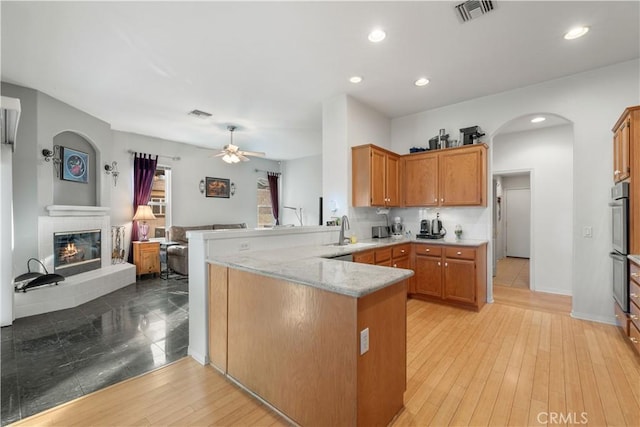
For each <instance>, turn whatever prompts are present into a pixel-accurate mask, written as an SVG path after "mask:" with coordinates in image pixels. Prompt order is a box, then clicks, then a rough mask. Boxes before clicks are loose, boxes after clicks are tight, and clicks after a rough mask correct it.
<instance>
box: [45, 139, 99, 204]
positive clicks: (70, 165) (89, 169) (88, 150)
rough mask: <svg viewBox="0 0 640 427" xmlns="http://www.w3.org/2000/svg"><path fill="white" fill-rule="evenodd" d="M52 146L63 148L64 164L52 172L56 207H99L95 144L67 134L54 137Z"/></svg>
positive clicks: (61, 153) (60, 151) (61, 158)
mask: <svg viewBox="0 0 640 427" xmlns="http://www.w3.org/2000/svg"><path fill="white" fill-rule="evenodd" d="M53 145H54V147H55V146H59V147H60V150H59V156H60V160H61V162H60V163H59V164H58V165H57V166H56V165H54V168H53V170H52V175H53V177H52V179H53V204H54V205H70V206H98V205H99V204H98V203H99V197H98V194H99V189H100V183H99V182H98V181H99V180H98V177H99V174H98V170H97V165H98V164H100V163H98V160H97V150H96V148H95V146H94V144H92V143H91V141H90V140H89V139H88V138H87V137H86V136H84V135H81V134H79V133H77V132H74V131H70V130H67V131H63V132H60V133H59V134H57V135H56V136H54V137H53ZM65 171H66V172H65ZM83 172H84V173H83ZM85 181H86V182H85Z"/></svg>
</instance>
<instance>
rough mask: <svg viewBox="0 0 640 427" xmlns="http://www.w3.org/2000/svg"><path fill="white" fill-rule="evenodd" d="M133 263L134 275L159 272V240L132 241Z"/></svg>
mask: <svg viewBox="0 0 640 427" xmlns="http://www.w3.org/2000/svg"><path fill="white" fill-rule="evenodd" d="M133 263H134V264H135V265H136V276H140V275H142V274H156V273H157V274H160V242H149V241H145V242H133Z"/></svg>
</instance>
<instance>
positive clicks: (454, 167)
mask: <svg viewBox="0 0 640 427" xmlns="http://www.w3.org/2000/svg"><path fill="white" fill-rule="evenodd" d="M484 152H485V149H484V147H483V146H472V147H469V148H465V149H455V150H449V151H445V152H442V153H440V159H439V168H440V169H439V170H440V173H439V180H438V181H439V188H440V192H439V194H440V206H480V205H483V206H486V180H487V177H486V166H485V165H486V163H485V158H484V157H485V156H484Z"/></svg>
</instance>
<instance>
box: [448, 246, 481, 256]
mask: <svg viewBox="0 0 640 427" xmlns="http://www.w3.org/2000/svg"><path fill="white" fill-rule="evenodd" d="M445 256H446V257H447V258H456V259H476V250H475V249H474V248H461V247H459V246H448V247H447V248H446V252H445Z"/></svg>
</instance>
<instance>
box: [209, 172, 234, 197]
mask: <svg viewBox="0 0 640 427" xmlns="http://www.w3.org/2000/svg"><path fill="white" fill-rule="evenodd" d="M230 185H231V182H230V181H229V180H228V179H224V178H210V177H207V179H206V183H205V194H206V196H207V197H222V198H225V199H228V198H229V194H230Z"/></svg>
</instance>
